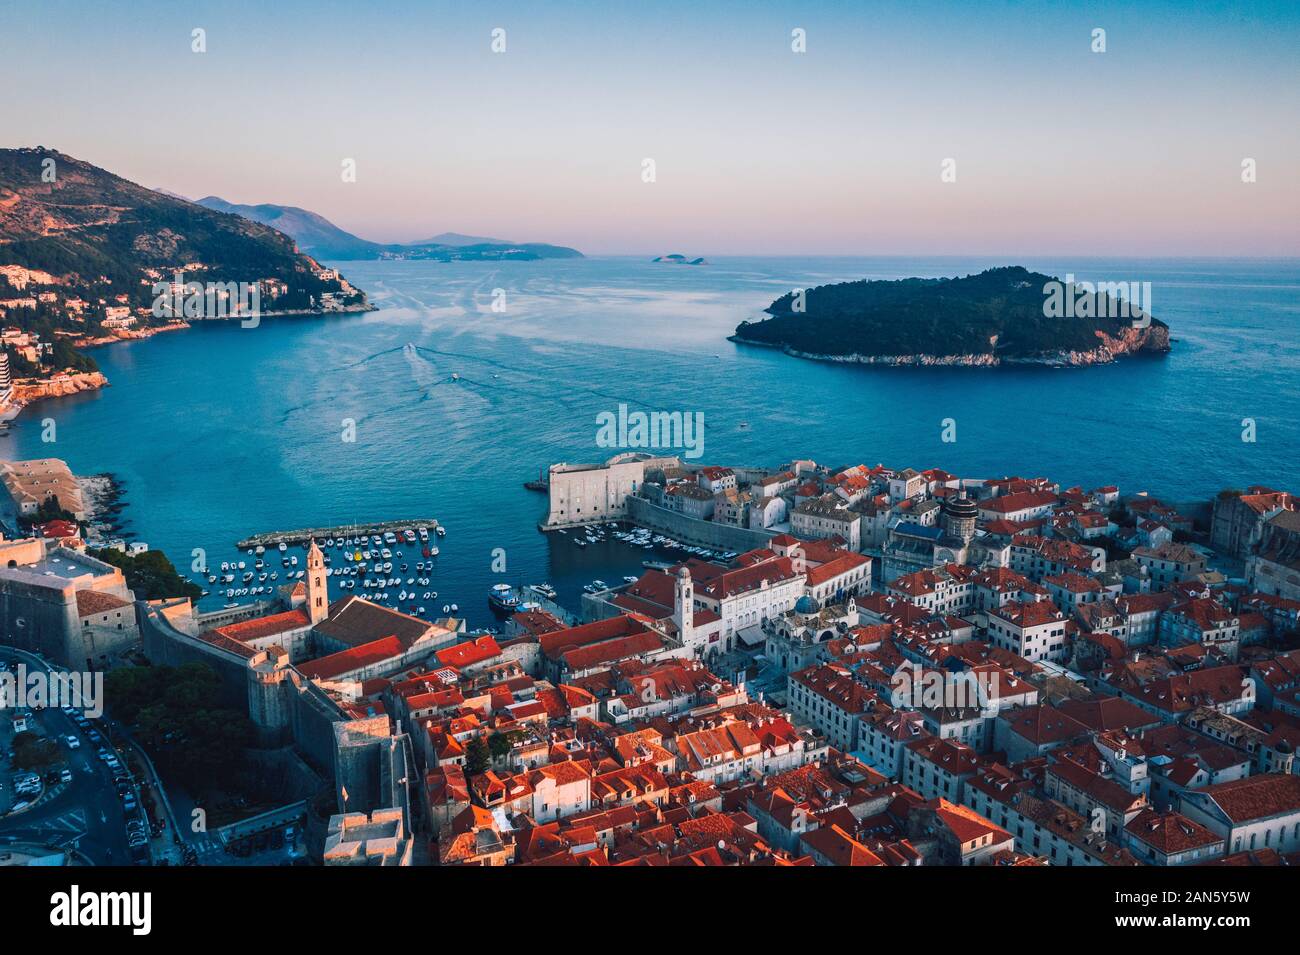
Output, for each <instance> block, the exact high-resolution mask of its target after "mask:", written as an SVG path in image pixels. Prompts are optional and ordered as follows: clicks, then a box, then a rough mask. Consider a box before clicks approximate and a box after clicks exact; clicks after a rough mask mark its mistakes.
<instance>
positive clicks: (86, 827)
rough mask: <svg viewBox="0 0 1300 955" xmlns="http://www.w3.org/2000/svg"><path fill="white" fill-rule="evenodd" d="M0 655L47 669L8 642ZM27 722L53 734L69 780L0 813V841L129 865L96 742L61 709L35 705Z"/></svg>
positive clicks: (115, 799) (121, 820)
mask: <svg viewBox="0 0 1300 955" xmlns="http://www.w3.org/2000/svg"><path fill="white" fill-rule="evenodd" d="M0 660H8V661H13V662H22V663H25V664H26V665H27V668H28V670H29V671H30V670H31V669H33V668H34V667H38V666H39V667H40V668H41V669H42V670H46V671H47V672H48V667H47V666H45V665H44V664H43V663H41V661H40V660H39V658H37V657H34V656H32V655H31V654H27V653H24V652H22V651H18V650H13V649H11V648H8V647H0ZM33 721H34V722H35V724H36V725H37V727H38V728H39V731H40V732H41V733H42V734H44V735H47V736H51V737H58V738H59V740H60V748H61V749H62V750H63V755H64V758H65V759H66V760H67V765H68V768H69V769H71V770H72V782H71V783H69V784H67V785H66V786H63V787H62V790H61V791H59V792H57V793H55V794H54V795H52V796H50V797H48V798H46V799H45V800H43V801H42V802H40V803H38V804H37V805H36V806H34V807H33V808H31V809H28V810H25V811H23V812H20V813H17V814H15V815H11V816H6V817H4V818H0V845H5V844H10V843H16V842H28V843H36V844H46V845H55V846H59V847H61V848H65V849H73V850H77V851H79V852H80V853H81V855H82V856H83V857H84V858H85V859H86V860H87V861H89V862H90V863H92V864H94V865H129V864H130V863H131V854H130V848H129V846H128V845H127V837H126V815H125V813H124V812H123V810H122V801H121V799H120V798H119V796H118V794H117V789H116V786H115V784H114V782H113V774H112V772H111V771H110V770H109V769H108V767H107V766H106V765H104V763H103V762H102V761H101V760H100V759H99V758H98V757H97V756H96V755H95V752H96V750H97V749H98V746H99V745H100V744H96V743H92V742H91V741H90V740H89V739H88V738H87V736H86V734H85V733H84V732H82V731H81V729H80V728H78V726H77V724H76V723H74V722H73V721H72V718H71V717H69V716H68V715H67V714H66V713H64V712H63V711H62V710H59V709H54V708H48V709H44V710H36V711H35V712H34V713H33ZM92 722H98V721H92ZM69 734H71V735H73V736H75V737H76V738H77V739H79V740H80V741H81V746H80V747H79V748H78V749H76V750H71V751H70V750H69V749H68V744H67V742H66V741H64V737H66V736H68V735H69ZM7 772H8V770H7V769H6V775H7Z"/></svg>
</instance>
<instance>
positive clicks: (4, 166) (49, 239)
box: [0, 148, 364, 311]
mask: <svg viewBox="0 0 1300 955" xmlns="http://www.w3.org/2000/svg"><path fill="white" fill-rule="evenodd" d="M49 161H52V164H51V162H49ZM51 175H52V176H53V181H46V179H47V178H49V176H51ZM0 265H14V266H20V267H22V268H25V269H28V270H33V271H39V272H42V273H48V274H50V275H53V276H55V278H56V280H57V282H58V284H59V285H60V286H61V287H62V288H63V289H64V290H84V291H86V292H87V293H90V294H95V295H96V299H97V298H98V297H102V293H103V291H105V290H107V289H105V288H103V287H105V286H107V287H108V289H111V290H114V296H113V297H114V298H116V296H117V295H125V296H127V299H128V301H126V302H124V303H122V304H125V305H127V306H128V307H130V308H131V309H132V310H133V311H134V309H135V308H137V307H147V306H148V305H149V304H150V303H151V302H152V300H153V292H152V282H149V283H142V281H141V280H142V279H152V278H154V277H155V275H156V276H157V277H159V278H163V277H165V278H168V279H170V278H171V277H172V273H173V272H174V271H175V270H178V269H181V268H182V267H184V266H189V265H193V266H197V267H196V268H190V269H188V270H187V276H186V277H187V279H197V280H201V281H204V282H207V281H221V282H226V281H235V282H257V281H264V280H269V281H272V282H278V283H283V286H284V292H283V295H281V296H278V297H277V301H276V303H275V307H276V308H277V309H295V310H296V309H304V310H306V309H310V308H312V307H313V302H319V298H320V295H321V293H322V292H326V291H338V287H337V286H338V283H337V282H335V281H333V280H331V279H329V278H321V277H320V276H319V275H318V272H319V271H320V269H319V266H318V265H317V264H316V263H315V262H313V261H312V260H311V259H310V258H309V257H308V256H306V255H304V254H302V253H301V252H300V251H298V249H297V248H296V247H295V245H294V241H293V240H292V239H291V238H289V237H288V236H286V235H284V234H283V233H281V232H277V231H276V230H275V229H272V228H268V227H267V226H264V225H261V224H258V223H255V222H251V221H249V220H248V219H245V218H242V217H240V216H234V215H227V214H225V213H222V212H216V211H213V210H209V209H205V208H203V207H202V206H198V205H195V204H194V203H192V202H186V201H184V200H182V199H177V198H175V197H173V196H169V195H165V194H163V193H160V192H155V191H154V190H152V189H147V188H145V187H144V186H141V185H137V184H136V183H134V182H130V181H129V180H126V179H123V178H122V177H121V176H115V175H114V174H113V173H111V172H108V171H107V170H105V169H101V168H99V167H98V166H93V165H91V164H90V163H88V162H83V161H82V160H80V159H76V158H74V157H72V156H68V155H65V154H63V153H60V152H56V151H55V150H51V149H41V148H37V149H3V150H0ZM278 287H279V286H277V288H278ZM363 298H364V296H361V299H363Z"/></svg>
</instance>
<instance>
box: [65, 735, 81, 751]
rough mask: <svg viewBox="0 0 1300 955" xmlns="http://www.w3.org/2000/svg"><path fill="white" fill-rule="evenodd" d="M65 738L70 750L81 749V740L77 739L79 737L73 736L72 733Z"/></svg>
mask: <svg viewBox="0 0 1300 955" xmlns="http://www.w3.org/2000/svg"><path fill="white" fill-rule="evenodd" d="M63 738H64V739H65V740H67V741H68V749H81V740H79V739H77V737H75V736H73V735H72V734H71V733H69V734H68V735H67V736H65V737H63Z"/></svg>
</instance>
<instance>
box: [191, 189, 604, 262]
mask: <svg viewBox="0 0 1300 955" xmlns="http://www.w3.org/2000/svg"><path fill="white" fill-rule="evenodd" d="M196 203H197V204H198V205H200V206H203V207H204V208H206V209H213V210H216V211H219V212H228V213H232V214H234V215H239V216H243V217H244V218H246V219H250V220H252V221H253V222H259V223H261V224H262V225H268V226H271V227H272V228H275V229H278V230H280V231H281V232H283V233H285V234H286V235H289V236H292V237H293V238H294V239H295V240H296V241H297V242H298V246H299V247H300V248H301V249H302V250H303V251H304V252H307V253H309V254H311V255H313V256H316V257H317V258H321V259H337V260H342V261H354V260H359V259H361V260H365V259H425V260H431V261H438V262H451V261H471V262H472V261H532V260H536V259H574V258H577V259H580V258H582V257H583V256H582V253H581V252H579V251H578V250H577V249H570V248H567V247H565V246H560V245H547V244H546V243H544V242H522V243H519V242H509V241H507V240H505V239H490V238H485V237H482V236H473V235H462V234H461V233H458V232H443V233H441V234H439V235H435V236H433V237H432V238H430V239H424V240H422V241H419V242H409V243H404V244H403V243H397V244H387V245H385V244H382V243H379V242H371V241H370V240H368V239H362V238H361V237H359V236H355V235H353V234H352V233H351V232H347V231H345V230H344V229H340V228H339V227H338V226H336V225H335V224H334V223H332V222H330V221H329V220H328V219H326V218H325V217H324V216H322V215H318V214H317V213H315V212H311V211H309V210H307V209H300V208H298V207H297V206H279V205H275V204H273V203H262V204H260V205H255V206H247V205H239V204H237V203H233V202H227V201H226V200H225V199H222V198H220V197H218V196H205V197H204V198H202V199H198V200H196Z"/></svg>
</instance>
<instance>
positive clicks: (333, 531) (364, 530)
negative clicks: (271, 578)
mask: <svg viewBox="0 0 1300 955" xmlns="http://www.w3.org/2000/svg"><path fill="white" fill-rule="evenodd" d="M437 526H438V522H437V521H435V520H434V519H433V518H412V519H411V520H406V521H380V522H379V523H376V524H339V525H337V526H334V527H305V528H303V529H302V530H296V531H272V532H270V533H269V534H254V535H253V536H252V537H246V538H244V539H243V540H241V541H240V542H239V543H237V544H236V545H235V546H236V547H238V548H239V549H240V550H249V549H251V548H254V547H259V546H260V547H273V546H275V545H276V544H279V543H280V542H281V541H284V543H286V544H305V543H307V541H309V540H311V539H312V538H315V539H316V540H318V541H323V540H327V539H328V538H331V537H360V536H362V535H366V536H373V535H375V534H380V535H382V534H386V533H388V532H389V531H392V532H393V533H395V534H400V533H401V532H402V531H404V530H406V529H407V528H410V529H411V530H415V529H416V528H417V527H427V528H428V529H429V530H430V531H434V529H435V528H436V527H437Z"/></svg>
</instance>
